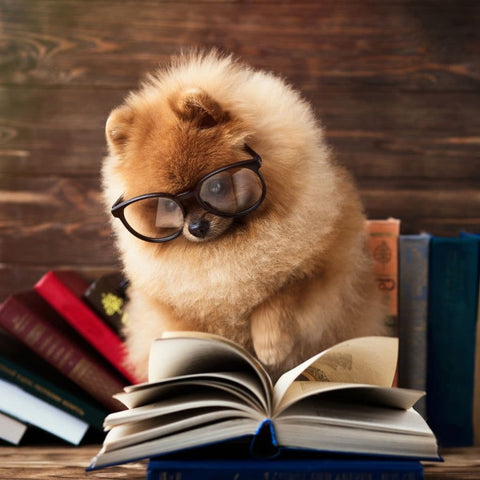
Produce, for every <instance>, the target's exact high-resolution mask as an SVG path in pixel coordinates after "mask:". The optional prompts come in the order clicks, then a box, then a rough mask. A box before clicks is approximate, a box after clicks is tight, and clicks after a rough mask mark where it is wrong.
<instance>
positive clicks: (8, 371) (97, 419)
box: [0, 328, 108, 430]
mask: <svg viewBox="0 0 480 480" xmlns="http://www.w3.org/2000/svg"><path fill="white" fill-rule="evenodd" d="M0 378H3V379H5V380H8V381H9V382H11V383H14V384H16V385H18V386H19V387H20V388H22V389H24V390H25V391H27V392H29V393H31V394H32V395H35V396H36V397H38V398H40V399H41V400H44V401H46V402H48V403H50V404H51V405H53V406H55V407H58V408H60V409H61V410H64V411H65V412H67V413H70V414H72V415H73V416H75V417H77V418H80V420H83V421H85V422H87V423H88V424H89V425H91V426H93V427H95V428H96V429H98V430H101V429H102V425H103V420H104V418H105V417H106V416H107V414H108V412H107V410H105V409H104V408H102V407H101V406H100V405H99V404H98V403H97V402H95V401H94V400H93V399H92V398H91V397H89V396H87V395H86V393H85V392H84V391H82V390H81V389H80V388H79V387H78V386H77V385H75V384H74V383H73V382H71V381H70V380H69V379H68V378H66V377H65V376H64V375H62V374H61V373H60V372H58V371H57V370H56V369H55V368H53V367H52V366H51V365H49V364H48V363H47V362H45V361H44V360H43V359H42V358H41V357H39V356H38V355H36V354H35V353H34V352H32V351H31V350H30V349H29V348H27V347H26V346H25V345H24V344H22V343H21V342H20V341H19V340H17V339H16V338H15V337H13V336H12V335H10V334H8V333H7V332H5V331H4V330H3V329H1V328H0Z"/></svg>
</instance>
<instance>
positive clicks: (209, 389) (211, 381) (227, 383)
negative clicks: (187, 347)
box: [114, 372, 267, 414]
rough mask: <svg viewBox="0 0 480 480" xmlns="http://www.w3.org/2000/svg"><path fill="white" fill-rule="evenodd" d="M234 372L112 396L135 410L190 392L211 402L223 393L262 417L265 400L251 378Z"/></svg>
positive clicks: (198, 376) (127, 390) (152, 385)
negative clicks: (209, 399)
mask: <svg viewBox="0 0 480 480" xmlns="http://www.w3.org/2000/svg"><path fill="white" fill-rule="evenodd" d="M236 373H237V375H235V376H234V377H233V378H232V376H231V375H229V373H211V374H200V373H199V374H193V375H184V376H182V377H174V378H170V379H166V380H163V381H160V382H155V383H141V384H138V385H132V386H130V387H126V388H125V389H124V391H123V392H121V393H117V394H116V395H114V397H115V398H116V399H117V400H119V401H120V402H122V403H123V404H124V405H125V406H126V407H128V408H136V407H140V406H142V405H148V404H150V403H154V402H157V401H159V400H162V399H164V398H171V397H174V396H181V395H182V394H185V393H189V392H191V391H202V392H203V394H205V395H209V396H210V398H211V399H212V400H214V399H215V397H216V396H217V393H219V392H220V393H221V392H222V391H227V392H229V393H231V394H232V395H234V396H236V397H238V398H239V399H240V400H241V401H243V402H245V404H246V405H250V406H251V407H252V408H254V409H257V410H259V411H261V412H262V413H263V414H266V413H267V405H266V403H265V402H266V401H265V397H264V395H263V391H262V390H261V388H260V387H259V385H258V383H257V384H255V383H253V382H252V378H251V377H250V376H248V375H244V374H242V373H241V372H240V373H239V372H236ZM242 382H243V383H242Z"/></svg>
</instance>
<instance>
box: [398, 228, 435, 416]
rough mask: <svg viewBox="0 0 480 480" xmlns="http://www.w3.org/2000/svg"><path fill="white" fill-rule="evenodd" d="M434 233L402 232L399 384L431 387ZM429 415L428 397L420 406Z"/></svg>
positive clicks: (400, 244) (416, 406)
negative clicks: (430, 287) (429, 334)
mask: <svg viewBox="0 0 480 480" xmlns="http://www.w3.org/2000/svg"><path fill="white" fill-rule="evenodd" d="M430 239H431V235H429V234H427V233H423V234H420V235H400V238H399V292H398V293H399V297H398V336H399V353H398V386H399V387H404V388H414V389H417V390H424V391H425V390H426V389H427V317H428V263H429V252H430ZM415 410H417V411H418V412H419V413H420V414H421V415H422V416H423V418H426V415H427V405H426V400H425V398H422V399H420V400H419V401H418V402H417V403H416V405H415Z"/></svg>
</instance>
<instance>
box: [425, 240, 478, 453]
mask: <svg viewBox="0 0 480 480" xmlns="http://www.w3.org/2000/svg"><path fill="white" fill-rule="evenodd" d="M478 258H479V254H478V244H477V242H476V241H474V240H472V239H465V238H462V239H461V238H439V237H433V238H432V241H431V244H430V272H429V287H430V289H429V314H428V315H429V318H428V379H427V418H428V422H429V424H430V426H431V428H432V430H433V431H434V433H435V434H436V436H437V439H438V442H439V444H440V445H441V446H452V447H453V446H469V445H472V443H473V411H472V409H473V405H472V404H473V378H474V358H475V332H476V322H477V296H478Z"/></svg>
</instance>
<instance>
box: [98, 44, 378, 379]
mask: <svg viewBox="0 0 480 480" xmlns="http://www.w3.org/2000/svg"><path fill="white" fill-rule="evenodd" d="M106 136H107V141H108V147H109V155H108V156H107V157H106V158H105V160H104V164H103V170H102V176H103V187H104V198H105V201H106V206H107V208H108V209H110V207H111V205H112V204H113V203H114V202H115V200H117V198H118V197H119V196H120V195H124V198H125V199H129V198H132V197H134V196H137V195H141V194H144V193H152V192H166V193H171V194H176V193H179V192H183V191H186V190H188V189H191V188H192V187H193V186H194V185H195V184H196V182H197V181H198V180H199V179H200V178H201V177H202V176H203V175H205V174H207V173H209V172H211V171H212V170H214V169H216V168H219V167H222V166H224V165H228V164H230V163H234V162H236V161H240V160H244V159H246V158H248V156H247V155H246V154H245V152H244V150H243V146H244V144H245V143H247V144H248V145H250V146H251V147H252V148H253V149H254V150H255V151H256V152H258V153H259V155H260V156H261V157H262V159H263V165H262V167H261V170H260V171H261V172H262V174H263V176H264V178H265V182H266V186H267V195H266V198H265V201H264V202H263V204H262V205H261V206H260V208H258V209H257V210H255V211H254V212H253V213H251V214H249V215H247V216H246V217H244V218H243V219H242V220H241V221H235V222H232V221H231V220H230V219H223V218H220V217H214V216H213V215H211V214H208V215H207V216H208V219H209V220H210V222H211V224H212V229H211V232H210V233H209V235H207V238H205V239H203V241H199V239H197V238H196V237H193V236H192V235H191V234H190V233H189V231H188V223H189V221H190V220H191V219H192V218H194V217H196V218H198V215H199V214H205V212H202V211H200V208H199V206H198V205H191V206H189V207H188V208H187V213H188V216H187V218H186V222H185V223H186V226H185V228H184V230H183V234H182V235H181V236H180V237H178V238H177V239H175V240H173V241H170V242H166V243H163V244H154V243H147V242H144V241H142V240H140V239H138V238H136V237H134V236H133V235H131V234H130V233H129V232H128V231H127V230H126V229H125V228H124V227H123V225H122V224H121V222H120V221H119V220H113V229H114V232H115V234H116V238H117V243H118V248H119V251H120V254H121V258H122V261H123V264H124V269H125V273H126V275H127V277H128V278H129V280H130V282H131V286H130V288H129V292H128V293H129V297H130V303H129V306H128V313H129V318H130V320H131V322H130V326H129V327H128V331H127V332H126V333H127V345H128V348H129V359H130V362H131V364H132V365H133V366H134V368H135V370H136V372H137V374H138V375H139V377H140V378H142V379H143V378H145V376H146V372H147V361H148V353H149V348H150V343H151V341H152V339H154V338H157V337H159V336H160V335H161V334H162V332H163V331H165V330H197V331H206V332H211V333H216V334H219V335H223V336H225V337H228V338H230V339H232V340H234V341H236V342H238V343H240V344H242V345H244V346H245V347H246V348H247V349H249V350H250V351H252V352H254V353H255V354H256V356H257V357H258V358H259V359H260V361H261V362H262V363H263V364H264V365H265V366H266V367H267V369H268V370H269V371H270V372H271V374H272V375H273V376H274V377H276V376H278V374H279V373H281V372H283V371H285V370H286V369H288V368H291V367H293V366H294V365H296V364H297V363H298V362H300V361H301V360H303V359H305V358H306V357H308V356H310V355H313V354H314V353H317V352H318V351H321V350H322V349H324V348H326V347H329V346H331V345H332V344H335V343H337V342H339V341H342V340H345V339H347V338H351V337H356V336H361V335H368V334H379V333H382V323H383V322H382V320H383V308H382V307H381V305H380V303H379V299H378V298H377V296H376V289H375V285H374V280H373V276H372V274H371V264H370V259H369V256H368V255H367V253H366V250H365V246H364V243H365V237H364V220H365V219H364V215H363V213H362V205H361V203H360V200H359V196H358V193H357V191H356V188H355V186H354V184H353V183H352V180H351V179H350V177H349V175H348V174H347V173H346V171H345V170H344V169H343V168H341V167H340V166H338V165H337V164H336V163H335V162H334V161H333V160H332V155H331V153H330V151H329V149H328V148H327V146H326V144H325V141H324V138H323V133H322V130H321V127H320V126H319V124H318V123H317V121H316V119H315V117H314V115H313V113H312V110H311V108H310V106H309V105H308V104H307V103H306V102H305V101H304V100H303V99H302V98H301V96H300V95H299V94H298V93H297V92H296V91H294V90H293V89H292V88H291V87H289V86H288V85H286V84H285V83H284V82H283V81H282V80H280V79H279V78H277V77H275V76H273V75H271V74H269V73H265V72H262V71H254V70H253V69H251V68H249V67H247V66H245V65H243V64H241V63H239V62H237V61H235V60H233V59H232V58H231V57H226V56H221V55H218V54H217V53H215V52H208V53H200V54H188V55H184V56H179V57H176V58H174V59H173V60H172V63H171V65H169V66H168V67H167V68H164V69H161V70H159V71H158V72H156V73H155V74H154V75H152V76H151V77H149V78H148V79H147V81H146V82H145V83H144V84H143V85H142V87H141V88H140V89H139V90H138V91H136V92H132V93H131V94H130V95H129V96H128V97H127V98H126V100H125V103H124V104H123V105H122V106H120V107H118V108H116V109H115V110H113V111H112V113H111V114H110V117H109V118H108V121H107V125H106Z"/></svg>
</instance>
